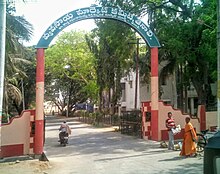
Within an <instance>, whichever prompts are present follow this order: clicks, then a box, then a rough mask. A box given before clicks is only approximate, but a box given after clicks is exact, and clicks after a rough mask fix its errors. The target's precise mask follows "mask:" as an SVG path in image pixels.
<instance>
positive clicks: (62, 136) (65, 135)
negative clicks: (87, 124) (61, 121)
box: [59, 132, 69, 146]
mask: <svg viewBox="0 0 220 174" xmlns="http://www.w3.org/2000/svg"><path fill="white" fill-rule="evenodd" d="M59 137H60V144H61V145H63V146H66V145H67V144H68V139H69V136H68V133H67V132H60V133H59Z"/></svg>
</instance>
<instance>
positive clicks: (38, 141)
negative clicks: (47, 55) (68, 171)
mask: <svg viewBox="0 0 220 174" xmlns="http://www.w3.org/2000/svg"><path fill="white" fill-rule="evenodd" d="M44 67H45V65H44V49H43V48H38V49H37V67H36V116H35V137H34V154H35V155H41V154H42V153H43V140H44V137H43V136H44Z"/></svg>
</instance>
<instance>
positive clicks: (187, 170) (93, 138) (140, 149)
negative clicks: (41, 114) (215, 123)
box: [45, 117, 203, 174]
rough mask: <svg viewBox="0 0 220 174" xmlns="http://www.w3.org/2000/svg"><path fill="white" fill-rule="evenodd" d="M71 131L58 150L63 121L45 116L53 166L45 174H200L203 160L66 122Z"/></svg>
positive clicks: (48, 154) (70, 121) (149, 143)
mask: <svg viewBox="0 0 220 174" xmlns="http://www.w3.org/2000/svg"><path fill="white" fill-rule="evenodd" d="M67 121H68V124H69V125H70V127H71V129H72V135H71V137H70V139H69V144H68V146H66V147H61V146H60V145H59V143H58V142H57V141H58V128H59V125H60V123H61V122H62V119H54V118H53V117H47V121H46V142H45V151H46V155H47V158H48V159H49V161H50V164H51V165H52V167H51V168H50V169H49V170H47V171H46V172H47V173H48V174H158V173H160V174H202V173H203V157H196V158H183V157H179V151H168V150H167V149H164V148H160V147H159V146H160V145H159V142H155V141H146V140H142V139H138V138H135V137H131V136H126V135H122V134H120V132H114V129H112V128H94V127H92V126H90V125H88V124H84V123H80V122H78V121H77V120H74V119H73V118H72V119H67Z"/></svg>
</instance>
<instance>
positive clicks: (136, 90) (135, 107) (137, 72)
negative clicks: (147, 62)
mask: <svg viewBox="0 0 220 174" xmlns="http://www.w3.org/2000/svg"><path fill="white" fill-rule="evenodd" d="M139 40H140V38H137V43H136V44H137V55H136V80H135V100H134V109H137V94H138V93H137V92H138V76H139V64H138V63H139Z"/></svg>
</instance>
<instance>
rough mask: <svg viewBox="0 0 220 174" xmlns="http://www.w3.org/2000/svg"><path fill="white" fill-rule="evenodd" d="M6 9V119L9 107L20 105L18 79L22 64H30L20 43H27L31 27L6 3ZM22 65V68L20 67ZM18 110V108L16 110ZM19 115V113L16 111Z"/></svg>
mask: <svg viewBox="0 0 220 174" xmlns="http://www.w3.org/2000/svg"><path fill="white" fill-rule="evenodd" d="M6 7H7V9H6V73H5V86H4V88H5V95H4V112H5V115H6V117H7V118H9V117H8V113H9V109H8V108H9V106H10V105H13V104H16V105H17V106H18V105H20V102H21V99H22V97H21V91H20V89H19V83H18V82H19V78H18V76H17V74H20V76H21V77H22V78H23V77H25V72H24V71H23V67H24V64H26V63H30V62H29V61H27V60H25V57H24V53H25V47H24V46H23V45H22V44H21V43H20V41H22V40H26V41H28V40H29V39H30V37H31V35H32V25H31V24H30V23H29V22H27V21H26V20H25V18H24V17H21V16H14V12H15V9H14V8H13V6H12V4H11V3H7V6H6ZM20 65H22V66H20ZM16 109H18V108H16ZM18 112H19V113H20V111H19V110H18Z"/></svg>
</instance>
